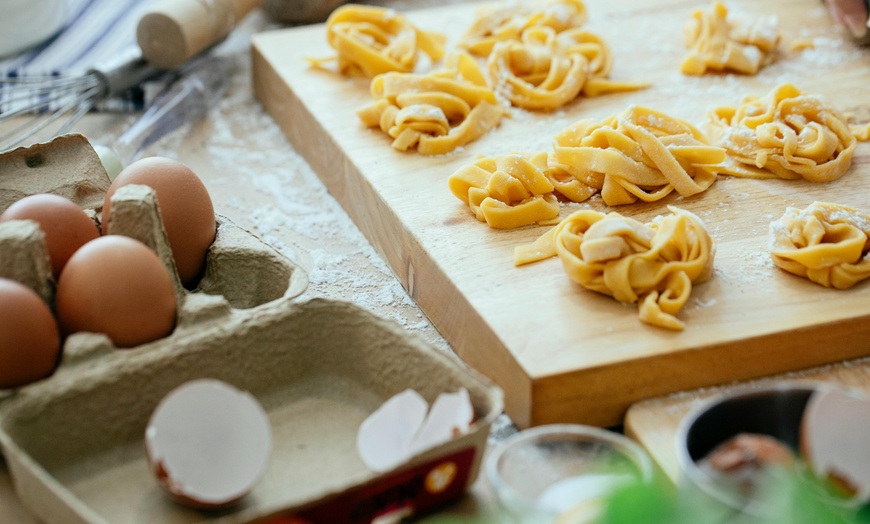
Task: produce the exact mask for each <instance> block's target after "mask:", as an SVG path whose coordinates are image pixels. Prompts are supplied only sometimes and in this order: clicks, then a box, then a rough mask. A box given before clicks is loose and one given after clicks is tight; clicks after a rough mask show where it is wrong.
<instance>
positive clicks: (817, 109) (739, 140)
mask: <svg viewBox="0 0 870 524" xmlns="http://www.w3.org/2000/svg"><path fill="white" fill-rule="evenodd" d="M709 116H710V120H711V128H712V129H711V137H712V138H713V139H714V142H716V144H717V145H719V146H722V147H724V148H725V149H726V150H727V151H728V159H727V161H726V162H724V163H723V164H722V169H721V171H720V172H721V173H722V174H727V175H733V176H738V177H746V178H760V179H764V178H781V179H786V180H795V179H800V178H803V179H805V180H808V181H810V182H817V183H821V182H832V181H834V180H837V179H838V178H840V177H841V176H843V174H845V173H846V171H847V170H848V169H849V167H850V166H851V165H852V155H853V153H854V152H855V148H856V145H857V142H858V140H859V139H861V140H867V139H868V134H870V126H866V127H864V128H862V127H859V126H850V125H849V123H848V121H847V120H846V118H845V117H844V116H843V115H842V114H841V113H840V112H839V111H837V110H836V109H834V107H832V106H831V105H830V104H829V103H828V102H826V101H825V100H824V99H823V98H821V97H819V96H815V95H807V94H804V93H802V92H801V91H800V90H799V89H798V88H796V87H795V86H793V85H791V84H783V85H780V86H779V87H777V88H775V89H774V90H773V91H771V92H770V93H769V94H767V95H766V96H764V97H755V96H748V97H746V98H744V99H743V102H742V103H741V104H740V106H739V107H718V108H715V109H713V110H712V111H711V112H710V115H709Z"/></svg>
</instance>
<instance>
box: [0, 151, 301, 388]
mask: <svg viewBox="0 0 870 524" xmlns="http://www.w3.org/2000/svg"><path fill="white" fill-rule="evenodd" d="M110 185H111V182H110V180H109V177H108V175H107V174H106V172H105V169H104V168H103V166H102V164H101V162H100V159H99V157H98V156H97V154H96V153H95V152H94V150H93V148H92V147H91V145H90V144H89V142H88V141H87V139H86V138H85V137H83V136H81V135H65V136H62V137H58V138H56V139H54V140H52V141H51V142H47V143H43V144H37V145H34V146H31V147H27V148H19V149H16V150H14V151H11V152H8V153H5V154H2V155H0V212H3V211H4V210H5V209H6V208H7V207H9V206H10V205H11V204H13V203H14V202H16V201H17V200H19V199H21V198H24V197H26V196H28V195H32V194H39V193H50V194H55V195H59V196H62V197H65V198H67V199H69V200H70V201H72V202H74V203H75V204H77V205H79V207H81V208H82V209H83V210H84V211H85V213H86V214H87V215H88V216H89V217H90V218H91V219H92V220H93V221H94V222H95V224H97V225H98V226H101V225H102V226H105V225H104V224H100V223H99V219H100V212H101V210H102V207H103V202H104V198H105V195H106V192H107V191H108V190H109V187H110ZM111 202H112V208H111V211H110V216H109V217H108V221H109V225H110V227H111V231H112V234H119V235H123V236H127V237H131V238H133V239H135V240H138V241H140V242H142V243H143V244H145V245H146V246H148V247H149V248H151V250H153V251H154V252H155V253H156V254H157V255H158V256H159V258H160V259H161V261H162V262H163V264H164V265H165V266H166V268H167V269H168V272H169V275H170V278H171V280H172V283H173V287H174V290H175V296H176V303H177V305H178V307H177V318H176V323H175V328H174V329H173V331H172V333H171V334H170V335H168V336H167V337H165V338H163V339H159V340H157V341H154V342H150V343H147V344H142V345H141V346H139V347H141V348H143V349H144V348H145V347H152V346H155V345H160V344H166V343H170V344H171V343H172V340H174V339H177V338H181V337H184V336H185V332H186V331H188V330H196V329H207V326H206V325H207V324H208V322H209V320H210V319H214V318H219V317H221V316H223V315H224V314H225V313H227V312H229V311H231V310H236V311H242V310H249V309H256V308H257V307H258V306H261V305H263V304H266V303H269V302H271V301H275V300H290V299H292V298H294V297H296V296H297V295H299V294H300V293H302V291H304V290H305V288H306V287H307V283H308V280H307V275H306V274H305V272H304V271H303V270H302V269H301V268H300V267H299V266H297V265H296V264H295V263H293V262H292V261H291V260H290V259H288V258H287V257H285V256H283V255H282V254H280V253H279V252H277V251H276V250H275V249H273V248H272V247H270V246H269V245H267V244H265V243H264V242H262V241H261V240H260V239H259V238H257V237H256V236H254V235H253V234H251V233H250V232H248V231H246V230H244V229H242V228H239V227H238V226H236V225H234V224H233V223H232V222H231V221H230V220H229V219H228V218H226V217H223V216H221V215H216V217H215V220H216V227H217V231H216V236H215V240H214V242H213V243H212V245H211V247H210V248H209V250H208V252H207V254H206V260H205V269H204V273H203V275H202V277H201V279H200V280H199V282H198V284H197V286H196V288H195V289H193V290H188V289H185V288H184V286H183V285H182V283H181V280H180V279H179V276H178V271H177V270H176V266H175V261H174V259H173V255H172V250H171V248H170V246H169V242H168V241H167V235H166V230H165V228H164V225H163V221H162V219H161V215H160V211H159V206H158V202H157V197H156V194H155V191H154V190H153V189H151V188H150V187H147V186H142V185H128V186H123V187H120V188H119V189H118V190H117V192H116V193H115V194H114V195H113V196H112V200H111ZM0 277H4V278H9V279H12V280H15V281H18V282H20V283H22V284H24V285H25V286H27V287H29V288H30V289H32V290H33V291H35V292H36V293H37V294H38V295H39V296H40V297H41V298H42V299H43V300H44V301H45V302H46V303H47V304H49V305H50V306H52V310H54V304H55V288H56V282H55V278H54V277H53V275H52V269H51V263H50V261H49V255H48V249H47V247H46V243H45V235H44V233H43V232H42V230H41V229H40V227H39V225H38V224H37V223H36V222H34V221H31V220H11V221H6V222H2V223H0ZM250 314H256V313H255V312H251V313H250ZM115 349H116V348H115V346H114V345H113V343H112V341H111V340H110V339H109V338H108V337H107V336H106V335H104V334H98V333H84V332H83V333H75V334H72V335H70V336H69V337H67V338H66V340H65V341H64V342H63V348H62V355H63V357H62V363H61V366H60V367H59V368H58V369H57V370H56V372H55V374H58V373H64V372H66V371H67V370H68V369H71V368H73V367H75V366H77V365H78V364H80V363H82V362H87V361H89V360H91V359H92V358H99V356H100V355H104V354H105V353H106V352H109V351H114V350H115ZM132 349H138V348H132ZM124 351H129V349H125V350H124ZM10 394H11V391H7V392H6V393H5V395H6V396H8V395H10ZM0 398H2V397H0Z"/></svg>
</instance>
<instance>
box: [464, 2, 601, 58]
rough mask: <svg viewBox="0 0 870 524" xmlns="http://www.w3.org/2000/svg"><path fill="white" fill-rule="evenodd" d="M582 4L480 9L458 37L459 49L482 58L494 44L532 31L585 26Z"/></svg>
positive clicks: (567, 3) (559, 29) (516, 5)
mask: <svg viewBox="0 0 870 524" xmlns="http://www.w3.org/2000/svg"><path fill="white" fill-rule="evenodd" d="M586 18H587V12H586V4H584V3H583V2H582V1H581V0H549V1H547V2H543V3H542V5H540V6H539V7H537V8H533V7H530V6H528V5H523V4H521V3H519V2H516V3H514V4H513V5H510V6H504V5H498V6H491V7H486V8H484V9H481V10H480V11H479V12H478V14H477V17H476V19H475V21H474V23H473V24H472V25H471V27H470V28H469V29H468V31H466V33H465V35H464V36H463V37H462V40H461V42H460V46H461V47H463V48H464V49H466V50H468V52H469V53H471V54H473V55H476V56H481V57H486V56H489V54H490V52H492V49H493V48H494V47H495V45H496V44H497V43H498V42H507V41H510V40H519V39H520V38H521V36H522V34H523V33H524V32H525V31H526V30H527V29H529V28H532V27H547V28H550V29H552V30H553V31H555V32H556V33H560V32H562V31H565V30H568V29H572V28H575V27H580V26H582V25H583V24H584V23H586Z"/></svg>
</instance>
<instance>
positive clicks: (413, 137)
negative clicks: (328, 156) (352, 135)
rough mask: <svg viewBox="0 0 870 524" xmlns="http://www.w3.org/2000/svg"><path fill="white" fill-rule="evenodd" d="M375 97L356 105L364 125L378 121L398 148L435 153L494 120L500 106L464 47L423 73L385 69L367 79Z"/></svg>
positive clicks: (493, 123) (456, 144) (471, 137)
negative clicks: (464, 50) (365, 103)
mask: <svg viewBox="0 0 870 524" xmlns="http://www.w3.org/2000/svg"><path fill="white" fill-rule="evenodd" d="M371 93H372V96H373V97H374V98H375V99H376V101H375V102H372V103H371V104H368V105H366V106H364V107H363V108H361V109H360V110H359V111H357V115H358V116H359V117H360V119H361V120H362V121H363V124H365V125H366V126H367V127H379V128H380V129H381V131H383V132H384V133H386V134H388V135H389V136H390V137H392V138H393V143H392V146H393V148H395V149H398V150H399V151H406V150H408V149H412V148H415V147H416V149H417V152H419V153H421V154H424V155H440V154H444V153H448V152H450V151H453V150H454V149H456V148H457V147H460V146H464V145H465V144H467V143H469V142H471V141H473V140H476V139H478V138H480V137H481V136H483V135H485V134H486V133H487V132H489V130H490V129H492V128H494V127H495V126H496V125H498V123H499V121H500V120H501V118H502V116H503V115H504V109H503V108H502V107H501V106H500V105H499V104H498V102H497V101H496V98H495V93H493V91H492V89H490V88H489V87H487V85H486V80H485V79H484V77H483V74H482V73H481V71H480V68H479V67H478V66H477V63H475V61H474V59H473V58H471V56H469V55H468V54H467V53H455V54H451V55H450V56H448V58H447V60H446V64H445V67H444V68H443V69H442V70H440V71H435V72H433V73H428V74H417V73H396V72H392V73H385V74H382V75H378V76H376V77H375V78H374V79H373V80H372V83H371Z"/></svg>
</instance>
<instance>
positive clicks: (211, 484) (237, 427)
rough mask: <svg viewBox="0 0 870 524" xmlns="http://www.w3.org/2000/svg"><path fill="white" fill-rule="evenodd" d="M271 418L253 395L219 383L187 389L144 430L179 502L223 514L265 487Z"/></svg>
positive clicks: (154, 461)
mask: <svg viewBox="0 0 870 524" xmlns="http://www.w3.org/2000/svg"><path fill="white" fill-rule="evenodd" d="M271 431H272V430H271V425H270V424H269V418H268V416H267V415H266V412H265V411H264V410H263V407H262V406H261V405H260V403H259V402H257V400H256V399H255V398H254V397H253V396H252V395H251V394H250V393H248V392H246V391H241V390H239V389H236V388H235V387H233V386H231V385H229V384H227V383H225V382H222V381H219V380H215V379H199V380H193V381H190V382H187V383H185V384H182V385H181V386H179V387H178V388H176V389H174V390H173V391H171V392H170V393H169V394H168V395H166V397H164V399H163V400H162V401H161V402H160V404H159V405H158V406H157V408H156V409H155V410H154V413H153V414H152V416H151V420H150V421H149V423H148V427H147V429H146V431H145V448H146V452H147V456H148V463H149V465H150V466H151V470H152V472H153V473H154V475H155V476H156V478H157V481H158V482H159V484H160V486H161V487H162V488H163V489H164V490H165V491H166V492H167V493H168V494H169V495H170V496H171V497H172V498H173V499H174V500H176V501H177V502H179V503H182V504H185V505H188V506H192V507H196V508H203V509H221V508H226V507H228V506H231V505H233V504H235V503H237V502H239V501H240V500H241V499H242V498H243V497H244V496H245V495H247V494H248V493H250V492H251V491H252V490H253V489H254V487H255V486H256V485H257V483H259V482H260V480H261V479H262V477H263V475H264V474H265V473H266V469H267V467H268V464H269V457H270V455H271V452H272V433H271Z"/></svg>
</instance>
